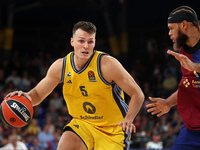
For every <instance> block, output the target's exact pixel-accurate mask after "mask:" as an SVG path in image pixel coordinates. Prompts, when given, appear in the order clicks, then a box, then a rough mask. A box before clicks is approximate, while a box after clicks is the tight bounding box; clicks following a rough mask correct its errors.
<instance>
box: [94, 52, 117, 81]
mask: <svg viewBox="0 0 200 150" xmlns="http://www.w3.org/2000/svg"><path fill="white" fill-rule="evenodd" d="M103 55H107V54H106V53H100V54H99V56H98V58H97V70H98V74H99V77H100V78H101V80H102V81H103V82H104V83H105V84H107V85H111V84H114V81H113V82H111V83H110V82H108V81H106V79H104V78H103V76H102V74H101V66H100V60H101V56H103Z"/></svg>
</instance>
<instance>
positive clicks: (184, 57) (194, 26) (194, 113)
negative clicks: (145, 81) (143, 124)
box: [147, 6, 200, 150]
mask: <svg viewBox="0 0 200 150" xmlns="http://www.w3.org/2000/svg"><path fill="white" fill-rule="evenodd" d="M168 27H169V36H170V38H171V39H172V40H173V42H174V49H177V48H180V51H179V53H176V52H173V51H171V50H168V51H167V53H168V54H170V55H173V56H174V57H175V58H176V59H177V60H178V61H179V62H180V64H181V70H182V73H183V75H182V79H181V81H180V83H179V86H178V90H177V91H176V92H175V93H173V94H172V95H171V96H170V97H168V98H167V99H161V98H151V97H150V98H149V99H150V100H151V101H153V102H155V103H152V104H149V105H147V108H149V109H148V112H151V113H152V114H153V115H154V114H157V116H158V117H160V116H161V115H163V114H165V113H167V112H168V111H169V110H170V108H171V107H172V106H174V105H177V108H178V112H179V113H180V115H181V117H182V118H183V122H184V124H183V126H182V128H181V131H180V133H179V136H178V137H177V139H176V141H175V143H174V145H173V147H172V150H180V149H188V150H190V149H191V150H199V149H200V136H199V135H200V77H199V76H200V64H199V63H200V40H199V39H200V27H199V21H198V17H197V14H196V12H195V11H194V10H193V9H192V8H190V7H188V6H181V7H178V8H176V9H175V10H173V11H172V12H171V13H170V14H169V17H168Z"/></svg>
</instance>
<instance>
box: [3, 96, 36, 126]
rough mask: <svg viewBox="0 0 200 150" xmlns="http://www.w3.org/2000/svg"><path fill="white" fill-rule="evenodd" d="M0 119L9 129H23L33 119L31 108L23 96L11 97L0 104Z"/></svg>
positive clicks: (28, 101)
mask: <svg viewBox="0 0 200 150" xmlns="http://www.w3.org/2000/svg"><path fill="white" fill-rule="evenodd" d="M0 117H1V120H2V121H3V122H4V123H5V124H7V125H8V126H10V127H15V128H18V127H23V126H25V125H27V124H28V123H29V121H30V120H31V119H32V117H33V106H32V104H31V102H30V100H28V99H27V98H26V97H24V96H17V95H15V96H11V97H8V98H5V99H4V100H3V102H2V103H1V107H0Z"/></svg>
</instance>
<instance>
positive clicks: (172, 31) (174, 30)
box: [168, 23, 178, 43]
mask: <svg viewBox="0 0 200 150" xmlns="http://www.w3.org/2000/svg"><path fill="white" fill-rule="evenodd" d="M168 28H169V36H170V39H171V40H172V41H173V43H176V38H177V36H178V24H177V23H169V24H168Z"/></svg>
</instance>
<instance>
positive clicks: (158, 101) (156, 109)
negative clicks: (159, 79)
mask: <svg viewBox="0 0 200 150" xmlns="http://www.w3.org/2000/svg"><path fill="white" fill-rule="evenodd" d="M149 99H150V100H151V101H153V102H154V103H151V104H148V105H146V107H147V108H148V110H147V111H148V112H151V114H152V115H155V114H157V117H160V116H162V115H163V114H166V113H168V112H169V110H170V107H169V106H168V105H167V104H166V100H165V99H162V98H152V97H149Z"/></svg>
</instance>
